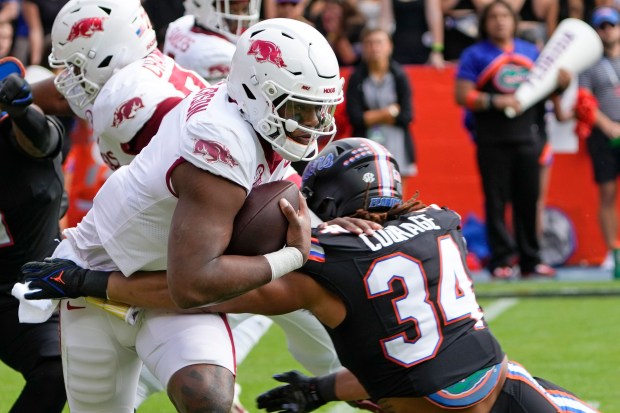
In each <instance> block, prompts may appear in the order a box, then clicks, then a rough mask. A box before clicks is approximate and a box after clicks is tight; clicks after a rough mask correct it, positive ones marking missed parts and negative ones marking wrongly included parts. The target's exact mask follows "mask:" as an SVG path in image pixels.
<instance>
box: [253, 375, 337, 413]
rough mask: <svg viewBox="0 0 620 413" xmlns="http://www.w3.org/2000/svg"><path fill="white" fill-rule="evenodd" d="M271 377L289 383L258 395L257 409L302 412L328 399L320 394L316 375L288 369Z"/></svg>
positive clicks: (283, 412)
mask: <svg viewBox="0 0 620 413" xmlns="http://www.w3.org/2000/svg"><path fill="white" fill-rule="evenodd" d="M273 378H274V379H276V380H277V381H280V382H282V383H289V384H287V385H285V386H280V387H276V388H275V389H271V390H268V391H266V392H265V393H263V394H261V395H260V396H258V398H257V399H256V402H257V405H258V408H259V409H265V410H267V411H268V412H282V413H303V412H311V411H313V410H316V409H317V408H319V407H320V406H322V405H324V404H325V403H327V402H328V401H330V400H325V398H324V397H323V395H322V394H321V391H320V389H319V378H318V377H307V376H304V375H303V374H301V373H300V372H298V371H288V372H286V373H282V374H276V375H275V376H273ZM332 384H333V382H332Z"/></svg>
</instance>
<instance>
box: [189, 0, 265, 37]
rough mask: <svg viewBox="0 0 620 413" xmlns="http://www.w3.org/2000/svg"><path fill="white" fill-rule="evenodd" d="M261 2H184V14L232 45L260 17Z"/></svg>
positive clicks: (214, 0) (235, 0)
mask: <svg viewBox="0 0 620 413" xmlns="http://www.w3.org/2000/svg"><path fill="white" fill-rule="evenodd" d="M260 5H261V0H185V1H184V2H183V6H185V14H191V15H193V16H194V17H195V18H196V23H197V24H198V25H199V26H202V27H204V28H205V29H209V30H212V31H214V32H216V33H219V34H221V35H223V36H224V37H226V38H227V39H228V40H230V41H231V42H233V43H236V42H237V39H238V38H239V36H240V35H241V33H243V32H244V31H246V30H247V29H248V27H250V26H252V25H253V24H255V23H256V22H257V21H258V19H259V17H260Z"/></svg>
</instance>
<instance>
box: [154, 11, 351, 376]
mask: <svg viewBox="0 0 620 413" xmlns="http://www.w3.org/2000/svg"><path fill="white" fill-rule="evenodd" d="M260 4H261V1H260V0H217V1H213V0H186V1H185V2H184V5H185V11H186V16H183V17H181V18H180V19H178V20H176V21H174V22H172V23H170V25H169V26H168V30H167V32H166V40H165V43H164V48H163V51H164V54H166V55H168V56H171V57H173V58H174V59H175V61H176V62H177V63H179V64H181V65H182V66H183V67H186V68H188V69H192V70H194V71H195V72H197V73H198V74H200V75H201V76H203V77H204V78H205V79H207V80H208V81H209V82H211V83H216V82H218V81H220V80H222V79H224V78H225V77H226V76H227V75H228V72H229V70H230V62H231V60H232V56H233V53H234V52H235V49H236V43H237V39H238V38H239V36H240V35H241V33H243V32H244V31H245V30H247V29H248V28H249V27H251V26H252V25H254V24H255V23H256V22H257V21H258V19H259V11H260ZM270 319H271V320H273V321H274V322H275V323H276V324H277V325H278V326H279V327H281V328H282V330H283V331H284V333H285V335H286V339H287V343H288V349H289V351H290V353H291V354H292V355H293V357H294V358H295V359H296V360H297V361H298V362H300V363H301V364H302V365H303V366H304V367H305V368H306V369H307V370H308V371H311V372H313V373H314V374H316V375H322V374H328V373H330V372H332V371H334V370H336V369H338V368H339V367H340V361H339V360H338V357H337V355H336V351H335V349H334V348H333V345H332V342H331V339H330V338H329V336H328V335H327V332H326V331H325V329H324V328H323V326H321V325H320V323H319V322H318V320H317V319H316V318H315V317H314V316H312V315H311V314H309V313H308V312H307V311H295V312H293V313H289V314H285V315H276V316H272V317H270ZM270 319H267V318H265V317H264V316H259V315H249V314H234V315H232V316H230V317H229V320H230V322H231V324H232V326H233V334H234V337H235V347H236V351H237V361H238V362H241V361H242V360H243V358H244V357H245V356H246V355H247V354H248V353H249V352H250V350H251V349H252V347H253V346H254V345H256V343H257V342H258V340H259V339H260V338H261V337H262V335H263V334H264V333H265V332H266V331H267V328H268V327H269V326H270V325H271V322H270Z"/></svg>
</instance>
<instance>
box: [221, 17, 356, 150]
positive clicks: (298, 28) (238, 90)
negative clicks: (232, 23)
mask: <svg viewBox="0 0 620 413" xmlns="http://www.w3.org/2000/svg"><path fill="white" fill-rule="evenodd" d="M343 83H344V81H343V79H342V77H341V76H340V69H339V66H338V60H337V59H336V55H335V54H334V51H333V50H332V48H331V46H330V45H329V43H328V42H327V40H325V37H324V36H323V35H322V34H321V33H319V32H318V31H317V30H316V29H315V28H314V27H312V26H310V25H308V24H306V23H303V22H300V21H298V20H293V19H268V20H264V21H262V22H260V23H257V24H255V25H254V26H252V27H250V28H249V29H248V30H246V31H245V33H243V35H241V37H240V38H239V41H238V42H237V49H236V51H235V54H234V55H233V58H232V62H231V67H230V73H229V75H228V93H229V94H230V97H231V98H232V99H234V100H235V102H236V103H237V105H238V106H239V109H240V111H241V114H242V116H243V117H244V118H245V119H246V120H247V121H248V122H250V123H251V124H252V126H253V127H254V129H255V130H256V131H257V132H258V133H259V134H260V135H261V136H262V137H263V138H264V139H265V140H266V141H267V142H269V143H270V144H271V146H272V147H273V148H274V150H275V151H276V152H278V153H279V154H280V155H282V156H283V157H284V158H286V159H288V160H291V161H299V160H311V159H314V158H315V157H316V155H317V154H318V145H317V139H318V138H319V137H322V136H325V137H329V138H330V139H331V138H333V136H334V134H335V133H336V122H335V119H334V110H335V108H336V105H338V104H339V103H341V102H342V101H343V99H344V97H343V91H342V87H343Z"/></svg>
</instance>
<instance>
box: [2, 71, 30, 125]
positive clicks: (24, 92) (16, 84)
mask: <svg viewBox="0 0 620 413" xmlns="http://www.w3.org/2000/svg"><path fill="white" fill-rule="evenodd" d="M31 103H32V90H31V88H30V84H29V83H28V82H27V81H26V79H24V78H22V77H20V76H19V75H17V74H16V73H11V74H10V75H8V76H7V77H5V78H4V79H2V80H0V108H2V110H4V111H5V112H6V113H8V114H9V116H11V117H19V116H21V115H23V114H24V113H25V112H26V109H27V108H28V106H30V104H31Z"/></svg>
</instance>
